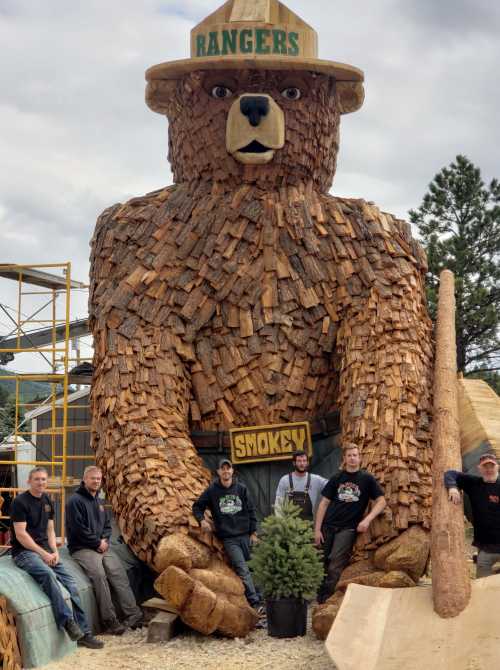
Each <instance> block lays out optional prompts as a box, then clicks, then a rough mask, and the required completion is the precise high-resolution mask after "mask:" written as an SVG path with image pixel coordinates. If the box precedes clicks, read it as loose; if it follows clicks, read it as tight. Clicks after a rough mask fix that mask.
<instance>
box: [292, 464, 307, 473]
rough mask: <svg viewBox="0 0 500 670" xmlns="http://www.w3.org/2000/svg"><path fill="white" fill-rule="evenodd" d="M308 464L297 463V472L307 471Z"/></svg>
mask: <svg viewBox="0 0 500 670" xmlns="http://www.w3.org/2000/svg"><path fill="white" fill-rule="evenodd" d="M308 467H309V466H308V465H296V466H295V470H296V472H307V468H308Z"/></svg>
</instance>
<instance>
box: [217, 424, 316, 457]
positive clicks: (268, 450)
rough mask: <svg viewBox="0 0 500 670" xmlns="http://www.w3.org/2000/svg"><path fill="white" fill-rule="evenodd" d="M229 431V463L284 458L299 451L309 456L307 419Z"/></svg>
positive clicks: (310, 452)
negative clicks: (230, 461)
mask: <svg viewBox="0 0 500 670" xmlns="http://www.w3.org/2000/svg"><path fill="white" fill-rule="evenodd" d="M229 433H230V441H231V460H232V462H233V463H257V462H259V461H280V460H288V459H290V458H291V457H292V454H293V453H294V452H295V451H302V450H303V451H305V452H307V454H308V455H309V456H311V455H312V441H311V429H310V426H309V422H308V421H300V422H296V423H283V424H276V425H273V426H249V427H245V428H233V429H232V430H230V431H229Z"/></svg>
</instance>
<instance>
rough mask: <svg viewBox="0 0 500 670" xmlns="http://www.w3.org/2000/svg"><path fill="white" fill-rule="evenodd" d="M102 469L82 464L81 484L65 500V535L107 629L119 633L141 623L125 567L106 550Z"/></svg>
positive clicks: (108, 532) (108, 528)
mask: <svg viewBox="0 0 500 670" xmlns="http://www.w3.org/2000/svg"><path fill="white" fill-rule="evenodd" d="M101 484H102V472H101V470H100V469H99V468H98V467H96V466H95V465H90V466H89V467H88V468H85V471H84V473H83V481H82V483H81V485H80V488H79V489H77V491H76V492H75V493H74V495H72V496H71V498H70V499H69V500H68V502H67V504H66V535H67V538H68V549H69V553H70V554H71V557H72V558H73V559H74V560H75V561H76V562H77V563H78V565H80V567H81V568H82V569H83V571H84V572H85V573H86V574H87V575H88V577H89V579H90V581H91V582H92V586H93V588H94V593H95V597H96V600H97V606H98V608H99V614H100V617H101V620H102V623H103V625H104V627H105V629H106V632H108V633H110V634H111V635H122V634H123V633H124V632H125V629H126V628H137V627H139V626H140V625H142V618H143V617H142V612H141V610H140V609H139V607H137V603H136V601H135V597H134V594H133V592H132V589H131V588H130V582H129V581H128V577H127V573H126V572H125V568H124V567H123V565H122V564H121V562H120V559H119V558H118V557H117V556H115V555H114V554H113V553H111V552H110V551H109V540H110V537H111V523H110V520H109V515H108V514H107V512H106V510H105V509H104V505H103V504H102V500H100V498H99V495H98V494H99V490H100V488H101ZM110 587H111V589H112V590H113V592H114V594H115V596H116V600H117V602H118V604H119V606H120V609H121V610H122V612H123V614H124V616H125V619H124V621H123V624H121V623H120V621H119V619H118V616H117V614H116V610H115V608H114V605H113V601H112V599H111V591H110Z"/></svg>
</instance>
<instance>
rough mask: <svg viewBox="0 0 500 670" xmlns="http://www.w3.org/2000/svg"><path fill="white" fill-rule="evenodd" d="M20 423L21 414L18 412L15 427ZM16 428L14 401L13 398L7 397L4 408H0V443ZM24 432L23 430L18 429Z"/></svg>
mask: <svg viewBox="0 0 500 670" xmlns="http://www.w3.org/2000/svg"><path fill="white" fill-rule="evenodd" d="M21 421H22V412H21V410H20V411H19V415H18V419H17V425H18V426H19V424H20V423H21ZM15 427H16V399H15V397H14V396H9V398H8V399H7V402H6V403H5V405H4V407H0V441H1V440H3V439H4V438H6V437H8V436H9V435H12V433H14V431H15ZM20 430H24V428H20Z"/></svg>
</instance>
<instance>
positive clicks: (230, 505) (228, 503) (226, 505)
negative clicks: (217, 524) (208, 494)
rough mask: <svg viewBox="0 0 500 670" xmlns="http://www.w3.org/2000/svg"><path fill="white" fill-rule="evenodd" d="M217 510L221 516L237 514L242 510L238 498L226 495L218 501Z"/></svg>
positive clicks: (241, 504)
mask: <svg viewBox="0 0 500 670" xmlns="http://www.w3.org/2000/svg"><path fill="white" fill-rule="evenodd" d="M219 509H220V511H221V513H222V514H238V512H241V510H242V509H243V503H242V502H241V498H240V496H236V495H226V496H222V497H221V498H220V500H219Z"/></svg>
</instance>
